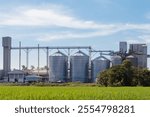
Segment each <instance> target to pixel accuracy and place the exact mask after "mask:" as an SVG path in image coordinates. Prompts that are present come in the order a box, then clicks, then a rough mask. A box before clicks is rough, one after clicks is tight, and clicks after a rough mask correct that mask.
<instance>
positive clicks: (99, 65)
mask: <svg viewBox="0 0 150 117" xmlns="http://www.w3.org/2000/svg"><path fill="white" fill-rule="evenodd" d="M108 68H110V60H108V59H107V58H105V57H104V56H100V57H97V58H95V59H94V60H93V61H92V79H93V82H96V78H97V75H98V74H99V73H100V72H102V71H104V70H106V69H108Z"/></svg>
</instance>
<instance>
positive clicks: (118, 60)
mask: <svg viewBox="0 0 150 117" xmlns="http://www.w3.org/2000/svg"><path fill="white" fill-rule="evenodd" d="M111 62H112V66H115V65H119V64H121V63H122V58H121V56H118V55H115V56H112V57H111Z"/></svg>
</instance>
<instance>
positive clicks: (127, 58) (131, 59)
mask: <svg viewBox="0 0 150 117" xmlns="http://www.w3.org/2000/svg"><path fill="white" fill-rule="evenodd" d="M126 60H129V61H130V62H131V63H132V65H133V66H135V67H137V66H138V59H137V57H135V56H133V55H129V56H127V57H126Z"/></svg>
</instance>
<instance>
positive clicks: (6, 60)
mask: <svg viewBox="0 0 150 117" xmlns="http://www.w3.org/2000/svg"><path fill="white" fill-rule="evenodd" d="M2 46H3V70H4V76H7V73H8V72H9V71H10V64H11V37H2Z"/></svg>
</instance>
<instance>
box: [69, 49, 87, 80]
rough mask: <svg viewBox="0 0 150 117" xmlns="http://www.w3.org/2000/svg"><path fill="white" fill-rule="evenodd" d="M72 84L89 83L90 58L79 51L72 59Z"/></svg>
mask: <svg viewBox="0 0 150 117" xmlns="http://www.w3.org/2000/svg"><path fill="white" fill-rule="evenodd" d="M70 60H71V78H72V82H88V62H89V56H87V55H86V54H85V53H83V52H82V51H78V52H77V53H75V54H74V55H73V56H71V57H70Z"/></svg>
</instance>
